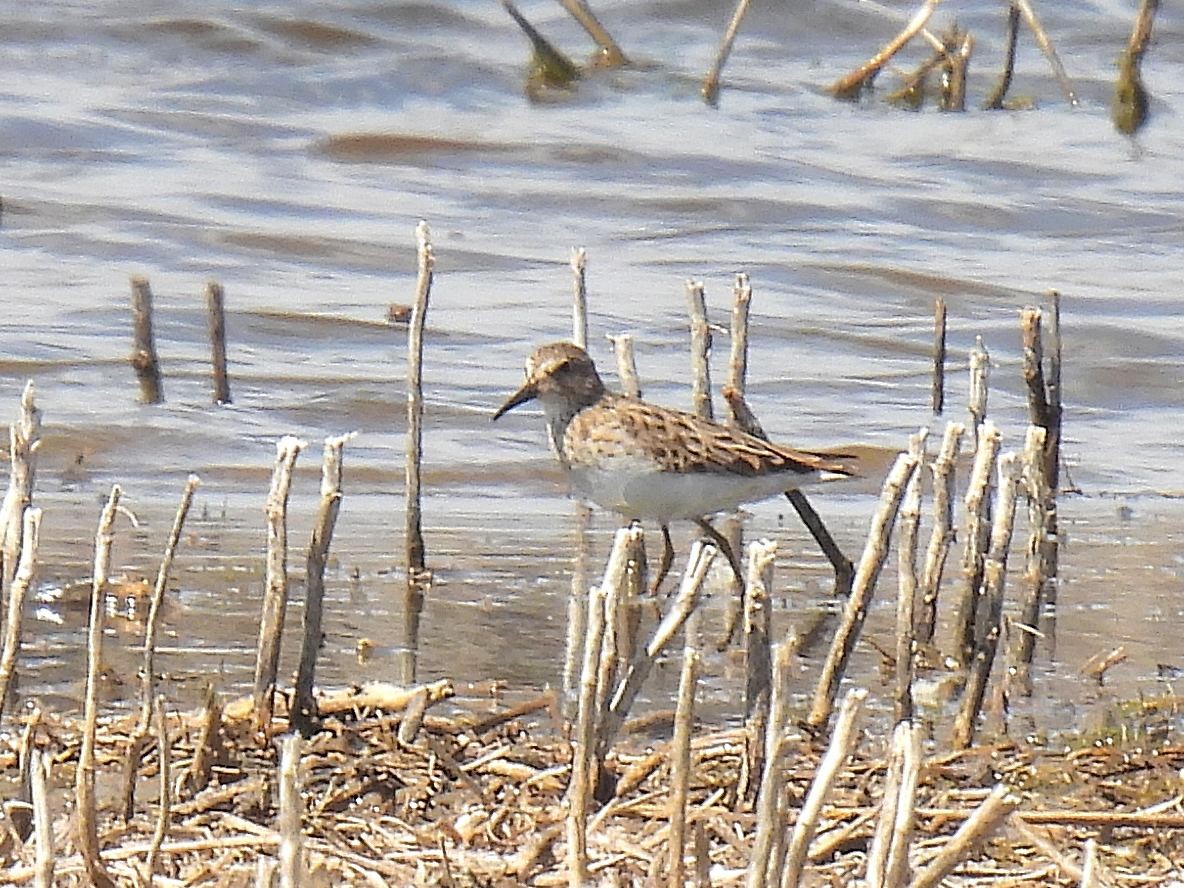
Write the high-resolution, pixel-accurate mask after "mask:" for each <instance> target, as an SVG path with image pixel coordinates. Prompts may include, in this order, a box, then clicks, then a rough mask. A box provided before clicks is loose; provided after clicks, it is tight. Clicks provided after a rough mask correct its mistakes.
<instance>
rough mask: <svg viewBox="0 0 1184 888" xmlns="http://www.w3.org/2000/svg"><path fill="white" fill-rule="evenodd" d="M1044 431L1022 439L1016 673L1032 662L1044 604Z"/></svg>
mask: <svg viewBox="0 0 1184 888" xmlns="http://www.w3.org/2000/svg"><path fill="white" fill-rule="evenodd" d="M1044 441H1045V430H1044V429H1042V428H1041V427H1040V426H1036V425H1031V426H1028V433H1027V435H1026V436H1025V437H1024V457H1023V467H1024V468H1023V475H1022V480H1023V484H1024V491H1025V493H1026V495H1027V498H1028V549H1027V564H1026V566H1025V571H1024V593H1023V602H1022V604H1021V606H1020V617H1019V621H1020V624H1021V626H1020V631H1019V632H1017V633H1016V640H1015V645H1014V647H1013V649H1012V655H1011V665H1012V667H1013V669H1015V670H1016V671H1017V672H1018V671H1020V670H1024V669H1026V668H1027V666H1028V665H1029V664H1031V662H1032V654H1033V652H1034V651H1035V649H1036V632H1037V629H1036V624H1037V623H1038V622H1039V620H1040V609H1041V607H1042V606H1043V602H1044V600H1045V594H1044V591H1045V584H1046V583H1047V582H1048V573H1047V566H1046V564H1045V561H1044V556H1045V542H1046V540H1047V534H1048V529H1049V528H1048V501H1049V492H1048V479H1047V477H1046V476H1045V474H1044Z"/></svg>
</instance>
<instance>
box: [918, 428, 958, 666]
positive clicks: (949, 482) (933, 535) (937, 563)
mask: <svg viewBox="0 0 1184 888" xmlns="http://www.w3.org/2000/svg"><path fill="white" fill-rule="evenodd" d="M965 432H966V427H965V426H964V425H962V423H960V422H949V423H946V431H945V435H944V436H943V437H942V440H941V449H940V450H939V451H938V454H937V459H936V460H935V461H934V463H933V528H932V530H931V531H930V534H929V546H928V547H927V548H926V550H925V568H924V570H923V571H922V573H921V588H920V604H919V607H918V612H917V633H916V636H917V642H918V644H929V643H930V642H931V641H933V632H934V628H935V625H936V622H937V596H938V592H939V590H940V589H941V577H942V573H944V571H945V566H946V556H948V555H949V552H950V545H951V544H952V543H953V542H954V496H953V489H954V467H955V466H956V465H957V462H958V450H959V448H960V447H961V446H962V435H963V434H965Z"/></svg>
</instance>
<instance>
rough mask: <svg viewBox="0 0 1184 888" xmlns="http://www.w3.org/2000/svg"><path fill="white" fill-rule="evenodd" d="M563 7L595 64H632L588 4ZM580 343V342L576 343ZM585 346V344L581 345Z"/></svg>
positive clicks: (568, 1)
mask: <svg viewBox="0 0 1184 888" xmlns="http://www.w3.org/2000/svg"><path fill="white" fill-rule="evenodd" d="M559 2H560V3H561V4H562V5H563V8H564V9H566V10H567V11H568V13H569V14H570V15H571V16H572V18H574V19H575V20H576V21H577V22H579V23H580V26H581V27H583V29H584V30H585V31H587V32H588V36H589V37H591V38H592V39H593V40H594V41H595V42H596V45H597V46H598V47H599V49H600V51H599V52H598V53H597V54H596V58H595V61H594V63H593V64H595V65H596V67H600V68H623V67H625V66H626V65H628V64H630V62H629V59H628V58H626V57H625V53H624V52H622V51H621V47H620V46H618V45H617V41H615V40H613V38H612V36H611V35H610V34H609V33H608V31H606V30H605V28H604V25H602V24H601V23H600V20H599V19H598V18H596V15H595V14H594V13H593V12H592V10H591V9H590V8H589V7H588V4H587V3H585V2H583V0H559ZM576 344H577V345H579V343H576ZM580 347H581V348H583V346H580Z"/></svg>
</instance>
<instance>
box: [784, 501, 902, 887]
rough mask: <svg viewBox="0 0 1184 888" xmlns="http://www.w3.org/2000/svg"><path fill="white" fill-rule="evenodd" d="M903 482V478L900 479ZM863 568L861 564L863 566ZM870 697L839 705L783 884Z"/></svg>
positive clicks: (790, 878) (861, 693) (851, 696)
mask: <svg viewBox="0 0 1184 888" xmlns="http://www.w3.org/2000/svg"><path fill="white" fill-rule="evenodd" d="M901 483H902V485H903V483H904V482H903V481H902V482H901ZM861 567H862V565H861ZM866 698H867V690H865V689H864V688H852V689H851V690H850V691H848V692H847V696H846V697H845V698H843V704H842V706H840V707H839V716H838V718H837V719H835V731H834V734H833V735H832V736H831V739H830V745H829V746H828V747H827V748H826V755H824V756H823V757H822V761H821V762H820V763H819V765H818V771H817V772H815V774H814V779H813V780H812V781H811V783H810V790H809V792H807V793H806V799H805V801H803V802H802V810H801V811H800V812H798V819H797V822H796V823H795V824H794V826H793V836H792V837H791V838H790V840H789V848H788V851H787V853H786V858H785V869H784V870H783V875H782V876H781V884H782V885H786V886H790V888H792V886H795V885H800V884H801V883H802V873H803V872H804V871H805V869H806V852H807V850H808V849H809V847H810V839H812V838H813V837H814V831H815V830H816V829H817V828H818V818H819V816H820V815H821V814H822V806H823V804H824V803H825V802H826V797H827V795H829V793H830V789H831V786H832V785H833V784H834V781H835V778H836V777H837V776H838V773H839V769H840V768H841V767H842V766H843V762H845V761H846V760H847V756H849V755H850V754H851V751H852V750H853V749H854V748H855V744H856V742H857V741H858V740H859V734H858V733H857V732H856V730H855V721H856V718H857V717H858V716H859V709H860V707H861V706H862V705H863V701H864V700H865V699H866Z"/></svg>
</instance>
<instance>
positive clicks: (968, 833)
mask: <svg viewBox="0 0 1184 888" xmlns="http://www.w3.org/2000/svg"><path fill="white" fill-rule="evenodd" d="M1019 805H1020V797H1019V796H1018V795H1014V794H1013V793H1012V792H1011V790H1010V789H1009V788H1008V787H1007V786H1005V785H1004V784H1002V783H1000V784H997V785H996V786H995V788H994V789H993V790H991V794H990V795H989V796H987V797H986V798H985V799H984V800H983V802H982V804H980V805H979V806H978V807H977V808H975V809H974V813H973V814H971V815H970V817H968V818H967V819H966V820H965V821H964V822H963V824H962V825H961V826H960V827H958V829H957V831H956V832H955V833H954V835H953V836H951V837H950V840H949V841H948V842H946V843H945V845H943V846H942V849H941V850H940V851H939V852H938V853H937V856H936V857H935V858H933V860H931V861H930V862H929V865H928V866H926V867H925V869H923V870H921V872H919V873H918V874H917V876H916V877H915V878H914V879H913V881H912V882H911V883H910V885H909V888H937V886H938V885H940V884H942V881H943V880H944V879H945V877H946V876H948V875H949V874H950V873H951V872H953V871H954V868H955V867H956V866H958V865H959V864H960V863H962V862H963V861H964V860H965V859H966V858H967V857H969V856H970V853H971V852H972V851H973V850H974V848H975V847H976V846H978V845H979V843H981V842H983V841H985V840H986V839H987V838H988V837H989V836H990V835H991V833H993V832H995V830H996V829H998V828H999V826H1000V824H1002V823H1003V821H1004V820H1005V819H1007V817H1008V815H1010V814H1011V813H1012V812H1013V811H1015V809H1016V808H1018V807H1019Z"/></svg>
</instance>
